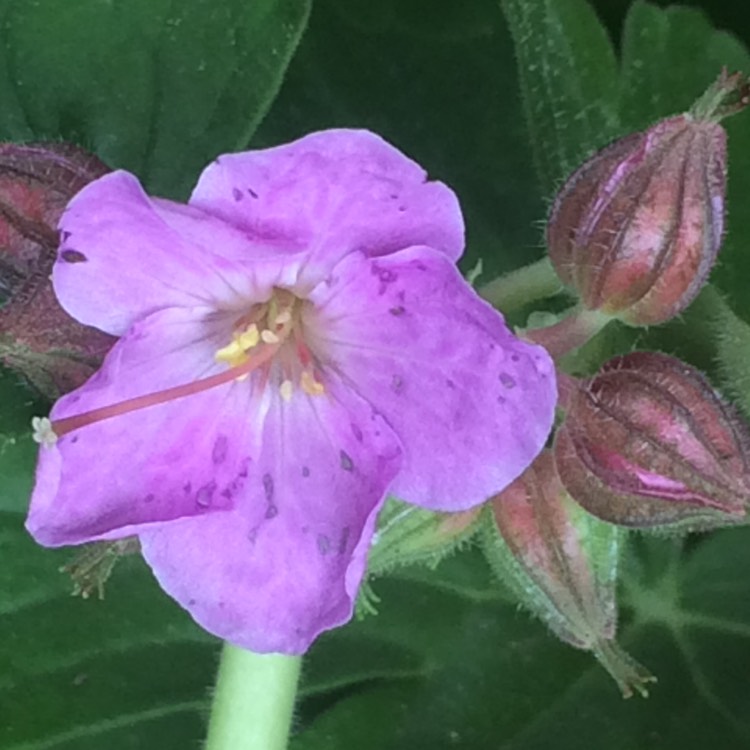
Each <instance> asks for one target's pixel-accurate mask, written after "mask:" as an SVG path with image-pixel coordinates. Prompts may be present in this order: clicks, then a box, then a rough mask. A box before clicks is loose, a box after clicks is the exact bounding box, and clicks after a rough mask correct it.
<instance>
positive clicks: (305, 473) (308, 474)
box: [302, 466, 310, 479]
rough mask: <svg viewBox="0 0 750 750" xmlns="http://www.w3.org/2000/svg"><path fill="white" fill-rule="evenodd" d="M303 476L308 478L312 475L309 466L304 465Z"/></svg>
mask: <svg viewBox="0 0 750 750" xmlns="http://www.w3.org/2000/svg"><path fill="white" fill-rule="evenodd" d="M302 476H303V477H305V479H307V477H309V476H310V469H309V468H308V467H307V466H303V467H302Z"/></svg>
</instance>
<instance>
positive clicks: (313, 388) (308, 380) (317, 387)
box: [299, 370, 326, 396]
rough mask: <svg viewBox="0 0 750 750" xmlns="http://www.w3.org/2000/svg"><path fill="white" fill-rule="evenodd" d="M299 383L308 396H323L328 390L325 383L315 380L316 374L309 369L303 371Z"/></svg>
mask: <svg viewBox="0 0 750 750" xmlns="http://www.w3.org/2000/svg"><path fill="white" fill-rule="evenodd" d="M299 384H300V386H301V388H302V390H303V391H304V392H305V393H306V394H307V395H308V396H322V395H323V394H324V393H325V392H326V389H325V387H324V385H323V383H319V382H318V381H317V380H315V376H314V375H313V374H312V373H311V372H310V371H309V370H305V371H304V372H303V373H302V375H301V376H300V379H299Z"/></svg>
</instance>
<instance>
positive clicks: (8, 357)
mask: <svg viewBox="0 0 750 750" xmlns="http://www.w3.org/2000/svg"><path fill="white" fill-rule="evenodd" d="M108 171H109V169H108V167H107V166H106V165H105V164H104V163H103V162H101V161H100V160H99V159H97V158H96V157H95V156H94V155H93V154H90V153H88V152H87V151H84V150H83V149H81V148H78V147H77V146H72V145H69V144H65V143H38V144H26V145H21V144H13V143H8V144H2V145H0V304H1V303H2V302H3V301H4V302H5V304H4V305H3V306H2V308H0V361H2V363H3V364H5V365H7V366H8V367H10V368H11V369H14V370H17V371H19V372H20V373H22V374H23V375H24V376H25V377H26V378H27V379H28V380H29V381H30V382H31V383H32V384H33V385H34V386H36V387H37V389H38V390H40V391H41V392H42V393H43V394H44V395H46V396H48V397H50V398H56V397H57V396H59V395H60V394H61V393H64V392H66V391H69V390H71V389H73V388H75V387H76V386H78V385H80V384H81V383H82V382H83V381H84V380H86V379H87V378H88V377H89V375H91V373H92V372H93V371H94V370H95V369H96V367H97V366H98V364H99V363H100V362H101V359H102V357H103V356H104V354H105V353H106V352H107V350H108V349H109V348H110V347H111V346H112V343H113V342H114V339H113V338H112V337H111V336H108V335H106V334H104V333H102V332H101V331H98V330H96V329H94V328H89V327H87V326H83V325H81V324H80V323H78V322H77V321H75V320H73V318H71V317H70V316H69V315H68V314H67V313H66V312H65V311H64V310H63V309H62V308H61V307H60V305H59V304H58V302H57V299H56V297H55V294H54V291H53V289H52V284H51V281H50V274H51V272H52V265H53V263H54V261H55V256H56V253H57V246H58V236H57V222H58V220H59V218H60V215H61V214H62V212H63V210H64V208H65V206H66V205H67V203H68V201H69V200H70V199H71V198H72V197H73V196H74V195H75V194H76V193H77V192H78V191H79V190H80V189H81V188H82V187H84V185H86V184H88V183H89V182H91V181H92V180H94V179H96V178H97V177H101V176H102V175H103V174H106V173H107V172H108Z"/></svg>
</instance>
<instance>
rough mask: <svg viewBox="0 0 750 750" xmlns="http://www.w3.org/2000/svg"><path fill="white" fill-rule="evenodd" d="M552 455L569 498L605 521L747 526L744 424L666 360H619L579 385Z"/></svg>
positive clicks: (689, 371) (633, 356) (683, 368)
mask: <svg viewBox="0 0 750 750" xmlns="http://www.w3.org/2000/svg"><path fill="white" fill-rule="evenodd" d="M554 452H555V462H556V464H557V470H558V472H559V474H560V478H561V480H562V482H563V484H564V485H565V488H566V489H567V491H568V492H569V493H570V495H571V496H572V497H573V498H575V500H576V501H577V502H578V503H580V504H581V505H582V506H583V507H584V508H585V509H586V510H588V511H589V512H590V513H593V514H594V515H595V516H598V517H599V518H602V519H604V520H605V521H609V522H611V523H616V524H621V525H623V526H632V527H637V528H660V527H661V528H664V529H673V530H693V529H708V528H712V527H716V526H726V525H730V524H734V523H739V522H742V521H743V520H744V519H745V514H746V507H747V502H748V497H749V496H750V461H749V458H748V457H749V455H750V432H749V431H748V428H747V425H746V424H745V423H744V421H743V420H742V418H741V417H740V416H739V413H738V412H737V411H736V410H735V409H734V408H733V407H732V406H730V405H729V404H728V403H726V402H725V401H723V400H722V399H721V398H720V397H719V395H718V394H717V393H716V392H715V391H714V390H713V389H712V388H711V386H710V384H709V383H708V381H707V380H706V379H705V378H704V377H703V375H701V373H699V372H698V371H697V370H696V369H694V368H693V367H690V366H689V365H686V364H685V363H683V362H681V361H680V360H678V359H675V358H674V357H670V356H668V355H666V354H658V353H656V352H631V353H630V354H626V355H623V356H619V357H615V358H614V359H611V360H609V362H607V363H606V364H605V365H604V366H603V367H602V368H601V370H600V371H599V372H598V373H597V374H596V375H595V376H594V377H593V378H590V379H589V380H587V381H584V382H583V383H581V384H580V386H579V388H578V389H577V390H576V391H575V392H574V393H573V394H572V396H571V398H570V402H569V407H568V412H567V415H566V418H565V422H564V423H563V425H562V426H561V427H560V428H559V429H558V431H557V434H556V436H555V444H554Z"/></svg>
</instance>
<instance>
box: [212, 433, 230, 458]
mask: <svg viewBox="0 0 750 750" xmlns="http://www.w3.org/2000/svg"><path fill="white" fill-rule="evenodd" d="M228 446H229V440H228V439H227V436H226V435H219V437H217V438H216V442H215V443H214V447H213V450H212V451H211V460H212V461H213V462H214V463H215V464H216V465H217V466H218V465H219V464H223V463H224V461H225V460H226V457H227V447H228Z"/></svg>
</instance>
